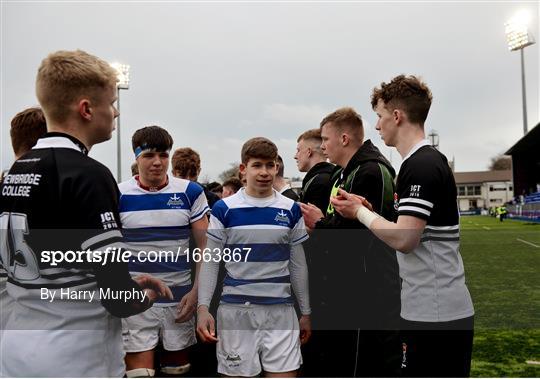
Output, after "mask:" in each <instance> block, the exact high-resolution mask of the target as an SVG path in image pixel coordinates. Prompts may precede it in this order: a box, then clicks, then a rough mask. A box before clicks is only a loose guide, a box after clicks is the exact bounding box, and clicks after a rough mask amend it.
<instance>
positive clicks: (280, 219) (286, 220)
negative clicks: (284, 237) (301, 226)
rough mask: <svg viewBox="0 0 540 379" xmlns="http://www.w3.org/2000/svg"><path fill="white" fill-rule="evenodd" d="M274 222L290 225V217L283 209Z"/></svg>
mask: <svg viewBox="0 0 540 379" xmlns="http://www.w3.org/2000/svg"><path fill="white" fill-rule="evenodd" d="M274 221H277V222H284V223H286V224H289V223H290V220H289V216H287V213H285V211H284V210H283V209H282V210H281V211H279V212H278V214H277V215H276V217H275V218H274Z"/></svg>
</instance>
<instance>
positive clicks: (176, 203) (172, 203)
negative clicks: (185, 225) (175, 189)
mask: <svg viewBox="0 0 540 379" xmlns="http://www.w3.org/2000/svg"><path fill="white" fill-rule="evenodd" d="M167 205H168V206H169V207H171V208H174V207H181V206H182V205H184V202H183V201H182V200H181V199H180V198H179V197H178V196H176V194H173V195H172V196H171V197H170V199H169V201H167Z"/></svg>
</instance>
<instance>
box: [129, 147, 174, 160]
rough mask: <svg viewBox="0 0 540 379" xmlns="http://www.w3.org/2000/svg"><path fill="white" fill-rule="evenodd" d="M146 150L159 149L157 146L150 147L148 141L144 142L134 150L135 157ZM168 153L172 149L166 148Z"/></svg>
mask: <svg viewBox="0 0 540 379" xmlns="http://www.w3.org/2000/svg"><path fill="white" fill-rule="evenodd" d="M146 151H154V152H155V151H157V149H156V148H155V147H150V146H148V144H146V143H143V144H142V146H137V147H136V148H135V150H134V153H135V159H137V158H138V157H139V155H141V154H142V153H144V152H146ZM165 152H166V153H167V154H168V153H169V152H170V150H166V151H165Z"/></svg>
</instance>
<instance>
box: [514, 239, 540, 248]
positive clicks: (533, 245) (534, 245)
mask: <svg viewBox="0 0 540 379" xmlns="http://www.w3.org/2000/svg"><path fill="white" fill-rule="evenodd" d="M516 239H517V240H518V241H519V242H523V243H526V244H527V245H531V246H532V247H540V246H538V245H536V244H534V243H532V242H529V241H525V240H522V239H521V238H516Z"/></svg>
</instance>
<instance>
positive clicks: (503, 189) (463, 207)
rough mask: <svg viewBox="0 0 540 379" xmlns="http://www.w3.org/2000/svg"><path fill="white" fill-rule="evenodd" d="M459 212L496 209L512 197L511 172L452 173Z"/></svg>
mask: <svg viewBox="0 0 540 379" xmlns="http://www.w3.org/2000/svg"><path fill="white" fill-rule="evenodd" d="M454 178H455V180H456V186H457V193H458V202H459V210H460V211H461V212H464V211H465V212H466V211H473V210H477V209H489V208H491V207H498V206H500V205H503V204H505V203H507V202H509V201H512V199H513V197H514V192H513V191H514V185H513V182H512V170H494V171H471V172H454Z"/></svg>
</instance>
